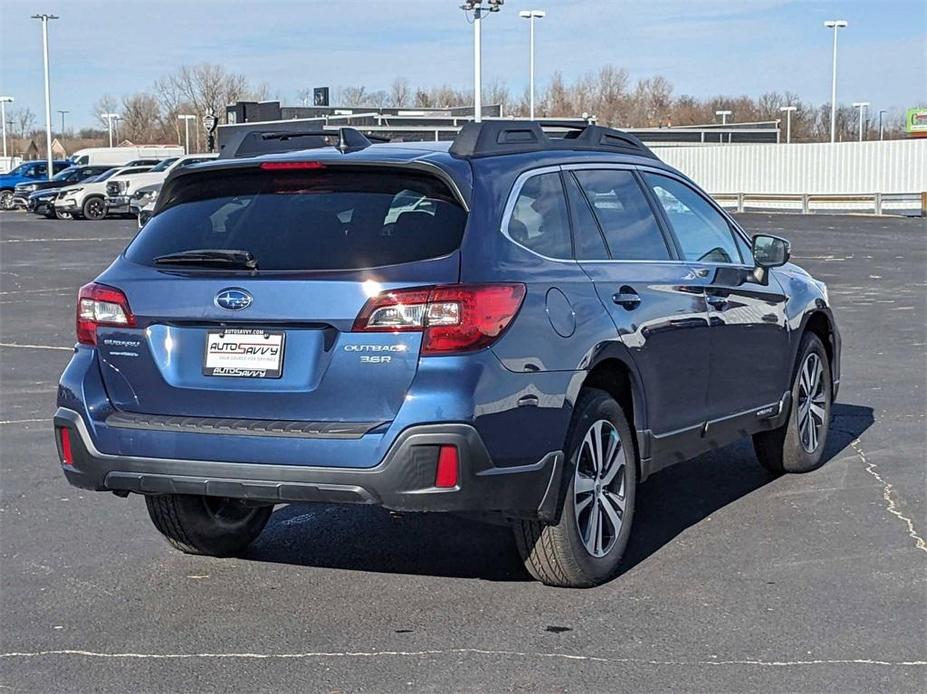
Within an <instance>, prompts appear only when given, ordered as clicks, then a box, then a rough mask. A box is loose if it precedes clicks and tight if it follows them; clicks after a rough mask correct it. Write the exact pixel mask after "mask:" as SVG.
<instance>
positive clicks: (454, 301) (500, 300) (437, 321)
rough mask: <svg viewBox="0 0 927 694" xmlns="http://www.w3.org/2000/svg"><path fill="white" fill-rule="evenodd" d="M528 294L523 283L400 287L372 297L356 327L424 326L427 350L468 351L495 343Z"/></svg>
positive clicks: (378, 329)
mask: <svg viewBox="0 0 927 694" xmlns="http://www.w3.org/2000/svg"><path fill="white" fill-rule="evenodd" d="M524 298H525V285H523V284H473V285H466V284H452V285H446V286H441V287H430V288H427V289H422V288H417V289H397V290H394V291H389V292H383V293H382V294H379V295H377V296H375V297H373V298H371V299H369V300H368V301H367V303H366V304H364V307H363V308H362V309H361V312H360V313H359V314H358V316H357V319H356V320H355V321H354V332H422V333H424V335H423V338H422V355H423V356H429V355H440V354H452V353H454V352H467V351H472V350H477V349H482V348H483V347H487V346H489V345H490V344H492V343H493V342H494V341H495V340H496V338H498V337H499V335H501V334H502V332H503V331H504V330H505V329H506V327H508V325H509V323H511V322H512V319H513V318H514V317H515V315H516V314H517V313H518V309H519V308H521V302H522V300H523V299H524Z"/></svg>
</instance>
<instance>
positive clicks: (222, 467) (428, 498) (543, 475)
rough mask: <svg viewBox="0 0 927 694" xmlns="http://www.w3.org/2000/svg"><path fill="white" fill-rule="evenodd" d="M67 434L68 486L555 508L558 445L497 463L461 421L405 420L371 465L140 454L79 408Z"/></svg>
mask: <svg viewBox="0 0 927 694" xmlns="http://www.w3.org/2000/svg"><path fill="white" fill-rule="evenodd" d="M54 422H55V430H56V437H55V438H56V442H57V445H58V454H59V460H62V459H63V456H62V448H61V435H60V429H61V428H67V429H68V430H69V433H70V443H71V457H72V460H73V464H71V465H64V464H62V469H63V471H64V474H65V476H66V477H67V479H68V481H69V482H70V483H71V484H73V485H74V486H77V487H81V488H84V489H92V490H96V491H107V490H108V491H118V492H136V493H140V494H196V495H206V496H223V497H230V498H237V499H248V500H253V501H257V502H267V503H281V502H326V503H360V504H375V505H379V506H383V507H385V508H388V509H391V510H395V511H444V512H459V513H483V512H487V513H491V512H500V513H502V514H504V515H506V516H510V517H517V518H542V519H546V520H552V519H553V518H554V517H555V515H556V509H557V508H558V507H559V493H560V486H561V485H560V480H561V476H562V472H563V454H562V453H561V452H560V451H552V452H550V453H548V454H547V455H545V456H544V457H543V458H542V459H541V460H539V461H537V462H536V463H533V464H530V465H522V466H518V467H496V466H494V465H493V463H492V460H491V459H490V455H489V453H488V452H487V450H486V447H485V446H484V444H483V441H482V440H481V438H480V436H479V434H478V433H477V431H476V429H474V428H473V427H472V426H470V425H467V424H453V423H446V424H424V425H417V426H412V427H409V428H407V429H405V430H404V431H403V432H402V433H401V434H400V435H399V436H398V437H397V438H396V440H395V441H394V442H393V444H392V446H391V447H390V448H389V451H388V452H387V454H386V456H385V457H384V458H383V460H382V461H381V462H380V463H379V464H378V465H376V466H375V467H372V468H364V469H356V468H353V469H352V468H331V467H312V466H308V465H307V466H302V465H270V464H263V463H241V462H223V461H203V460H179V459H170V458H144V457H136V456H121V455H111V454H107V453H102V452H100V451H99V450H97V448H96V446H95V445H94V443H93V440H92V439H91V437H90V435H89V432H88V431H87V428H86V425H85V424H84V421H83V419H82V418H81V417H80V415H79V414H78V413H77V412H75V411H73V410H70V409H67V408H59V409H58V411H57V412H56V413H55V418H54ZM441 445H452V446H455V447H456V448H457V451H458V457H459V461H460V462H459V473H458V483H457V485H456V486H455V487H453V488H447V489H445V488H438V487H435V486H434V482H435V469H436V465H437V452H438V447H439V446H441Z"/></svg>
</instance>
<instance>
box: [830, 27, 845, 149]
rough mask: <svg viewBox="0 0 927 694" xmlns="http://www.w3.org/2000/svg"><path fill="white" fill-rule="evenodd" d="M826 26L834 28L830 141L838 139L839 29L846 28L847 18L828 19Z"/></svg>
mask: <svg viewBox="0 0 927 694" xmlns="http://www.w3.org/2000/svg"><path fill="white" fill-rule="evenodd" d="M824 26H826V27H827V28H828V29H833V30H834V74H833V77H832V78H831V86H830V141H831V142H836V141H837V31H838V30H840V29H845V28H846V27H847V22H846V20H845V19H828V20H827V21H826V22H824Z"/></svg>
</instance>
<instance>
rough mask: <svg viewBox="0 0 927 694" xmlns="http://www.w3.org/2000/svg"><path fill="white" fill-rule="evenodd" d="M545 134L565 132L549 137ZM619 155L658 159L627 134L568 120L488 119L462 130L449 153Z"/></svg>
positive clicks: (476, 154) (466, 154)
mask: <svg viewBox="0 0 927 694" xmlns="http://www.w3.org/2000/svg"><path fill="white" fill-rule="evenodd" d="M545 130H547V131H566V132H565V134H563V135H562V136H560V137H550V136H549V135H548V133H547V132H545ZM562 149H568V150H586V151H595V152H620V153H623V154H633V155H637V156H640V157H649V158H651V159H657V155H655V154H654V153H653V152H651V151H650V149H649V148H648V147H647V146H646V145H645V144H644V143H643V142H641V141H640V140H639V139H638V138H636V137H635V136H634V135H631V134H630V133H626V132H623V131H621V130H615V129H614V128H606V127H603V126H601V125H593V124H586V123H576V122H570V121H546V120H545V121H544V122H543V123H542V122H539V121H530V120H529V121H510V120H488V121H482V122H480V123H474V122H470V123H467V124H466V125H464V126H463V128H461V130H460V132H459V133H458V134H457V137H456V138H454V142H453V144H452V145H451V148H450V153H451V154H453V155H456V156H458V157H465V158H476V157H490V156H495V155H499V154H522V153H525V152H543V151H547V150H562Z"/></svg>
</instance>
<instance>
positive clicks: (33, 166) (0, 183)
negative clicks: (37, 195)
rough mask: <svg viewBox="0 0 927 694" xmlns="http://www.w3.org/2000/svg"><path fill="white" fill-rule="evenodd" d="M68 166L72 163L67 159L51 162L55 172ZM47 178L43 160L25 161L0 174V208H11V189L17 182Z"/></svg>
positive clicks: (32, 181)
mask: <svg viewBox="0 0 927 694" xmlns="http://www.w3.org/2000/svg"><path fill="white" fill-rule="evenodd" d="M70 166H72V164H71V162H70V161H67V160H61V161H55V162H52V173H54V174H57V173H59V172H61V171H64V170H65V169H67V168H69V167H70ZM47 180H48V163H47V162H44V161H27V162H25V163H24V164H20V165H19V166H17V167H16V168H15V169H13V170H12V171H10V172H9V173H8V174H5V175H3V176H0V210H12V209H13V191H14V190H15V189H16V186H17V185H18V184H20V183H34V182H37V181H47Z"/></svg>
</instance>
